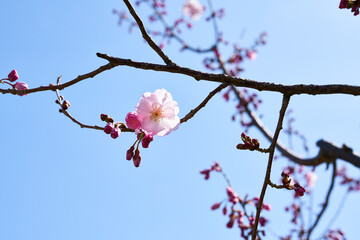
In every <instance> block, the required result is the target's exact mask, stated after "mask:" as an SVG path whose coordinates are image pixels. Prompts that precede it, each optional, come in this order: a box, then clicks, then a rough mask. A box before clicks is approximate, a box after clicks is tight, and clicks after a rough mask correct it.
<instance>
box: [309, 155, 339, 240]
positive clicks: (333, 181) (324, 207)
mask: <svg viewBox="0 0 360 240" xmlns="http://www.w3.org/2000/svg"><path fill="white" fill-rule="evenodd" d="M335 178H336V161H335V160H334V161H333V174H332V178H331V184H330V187H329V190H328V192H327V194H326V199H325V202H324V204H323V207H322V209H321V211H320V213H319V214H318V216H317V218H316V220H315V222H314V224H313V225H312V226H311V228H310V229H309V230H308V235H307V238H306V239H307V240H309V239H310V235H311V233H312V231H313V230H314V229H315V227H316V226H317V224H318V223H319V221H320V218H321V217H322V215H323V214H324V212H325V210H326V207H327V206H328V204H329V200H330V195H331V192H332V190H333V188H334V183H335Z"/></svg>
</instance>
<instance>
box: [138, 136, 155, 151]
mask: <svg viewBox="0 0 360 240" xmlns="http://www.w3.org/2000/svg"><path fill="white" fill-rule="evenodd" d="M153 139H154V137H153V136H152V135H149V134H147V135H145V137H144V138H143V139H142V141H141V144H142V147H143V148H148V147H149V144H150V143H151V142H152V140H153Z"/></svg>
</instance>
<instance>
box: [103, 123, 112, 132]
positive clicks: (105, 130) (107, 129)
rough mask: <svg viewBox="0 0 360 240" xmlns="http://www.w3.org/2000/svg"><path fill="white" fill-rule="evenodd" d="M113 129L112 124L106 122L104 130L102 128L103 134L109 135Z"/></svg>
mask: <svg viewBox="0 0 360 240" xmlns="http://www.w3.org/2000/svg"><path fill="white" fill-rule="evenodd" d="M113 128H114V124H113V123H111V122H108V124H106V126H105V128H104V132H105V133H106V134H110V133H111V131H112V130H113Z"/></svg>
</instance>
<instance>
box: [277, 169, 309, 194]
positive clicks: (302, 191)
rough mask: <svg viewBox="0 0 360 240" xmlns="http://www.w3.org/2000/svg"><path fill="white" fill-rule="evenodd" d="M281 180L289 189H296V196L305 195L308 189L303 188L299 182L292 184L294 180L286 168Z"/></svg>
mask: <svg viewBox="0 0 360 240" xmlns="http://www.w3.org/2000/svg"><path fill="white" fill-rule="evenodd" d="M281 177H282V179H281V182H282V184H283V186H284V187H285V188H286V189H288V190H294V191H295V197H302V196H304V194H305V192H306V190H305V188H303V187H302V186H301V185H300V184H299V183H297V182H295V184H293V185H292V183H291V182H292V181H291V178H290V172H289V171H287V170H284V171H283V172H282V173H281Z"/></svg>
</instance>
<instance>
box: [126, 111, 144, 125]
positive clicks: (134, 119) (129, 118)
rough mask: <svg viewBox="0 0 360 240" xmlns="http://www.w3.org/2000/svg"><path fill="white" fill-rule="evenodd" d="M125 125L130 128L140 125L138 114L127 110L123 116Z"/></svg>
mask: <svg viewBox="0 0 360 240" xmlns="http://www.w3.org/2000/svg"><path fill="white" fill-rule="evenodd" d="M125 121H126V125H127V126H128V128H131V129H138V128H140V126H141V123H140V120H139V118H138V114H137V113H136V112H129V113H128V114H127V115H126V118H125Z"/></svg>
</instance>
